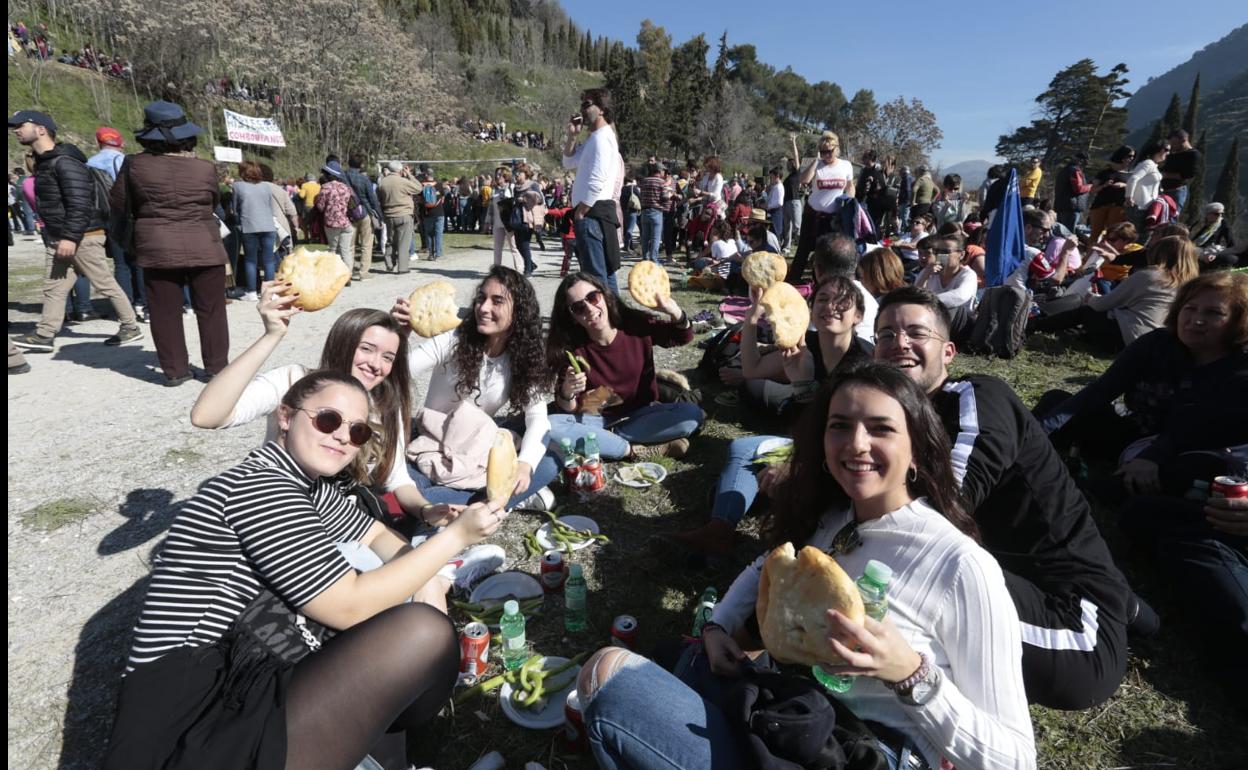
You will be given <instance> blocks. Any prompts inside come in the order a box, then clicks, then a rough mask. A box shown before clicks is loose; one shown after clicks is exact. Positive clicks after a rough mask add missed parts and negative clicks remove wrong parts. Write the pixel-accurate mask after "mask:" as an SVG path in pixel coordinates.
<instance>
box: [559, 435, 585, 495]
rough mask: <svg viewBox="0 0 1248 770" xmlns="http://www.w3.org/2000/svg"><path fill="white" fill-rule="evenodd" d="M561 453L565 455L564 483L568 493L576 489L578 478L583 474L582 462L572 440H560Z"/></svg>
mask: <svg viewBox="0 0 1248 770" xmlns="http://www.w3.org/2000/svg"><path fill="white" fill-rule="evenodd" d="M559 451H560V452H562V453H563V483H564V486H566V487H567V489H568V491H569V492H571V491H572V490H574V489H576V477H577V475H578V474H580V472H581V461H580V458H579V457H577V455H576V450H574V449H573V448H572V439H570V438H561V439H559Z"/></svg>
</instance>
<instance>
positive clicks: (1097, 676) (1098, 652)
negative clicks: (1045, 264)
mask: <svg viewBox="0 0 1248 770" xmlns="http://www.w3.org/2000/svg"><path fill="white" fill-rule="evenodd" d="M875 329H876V331H875V335H876V336H875V340H876V348H875V358H876V360H878V361H885V362H888V363H891V364H893V365H895V366H898V367H899V368H901V370H902V371H903V372H905V373H906V374H907V375H909V376H910V378H911V379H913V380H914V381H915V382H916V383H918V385H919V386H920V387H922V388H923V389H924V390H926V391H927V392H928V394H929V395H930V396H931V399H932V405H933V406H934V407H935V408H936V412H937V414H939V415H940V417H941V421H942V422H943V423H944V424H945V429H946V431H948V433H949V437H950V440H951V442H952V443H953V469H954V475H955V476H956V478H957V480H958V483H959V484H961V487H962V495H963V498H964V499H965V501H966V503H967V508H968V509H969V510H970V511H971V513H972V515H973V516H974V517H975V521H976V523H978V524H979V527H980V532H981V534H982V536H983V545H984V548H986V549H987V550H988V552H989V553H991V554H992V555H993V556H995V557H996V559H997V561H998V562H1000V564H1001V569H1002V572H1003V573H1004V575H1005V583H1006V587H1007V589H1008V590H1009V592H1010V596H1011V597H1012V598H1013V599H1014V605H1015V607H1016V608H1017V610H1018V617H1019V621H1020V622H1021V624H1022V639H1023V656H1022V665H1023V683H1024V685H1025V687H1026V689H1027V699H1028V700H1029V701H1031V702H1032V703H1039V704H1041V705H1044V706H1048V707H1050V708H1059V709H1084V708H1089V707H1091V706H1094V705H1096V704H1098V703H1101V702H1103V701H1105V700H1106V699H1108V698H1109V696H1111V695H1113V693H1114V691H1115V690H1116V689H1117V688H1118V684H1119V683H1120V682H1121V681H1122V677H1123V674H1124V673H1125V671H1126V663H1127V625H1128V622H1129V621H1132V620H1135V619H1136V615H1138V614H1139V613H1141V611H1143V612H1144V613H1145V614H1146V615H1151V613H1152V610H1151V609H1149V608H1147V605H1141V604H1140V603H1139V602H1138V600H1137V599H1136V598H1135V596H1134V594H1133V593H1132V592H1131V590H1130V588H1129V587H1128V586H1127V581H1126V579H1125V578H1124V577H1123V575H1122V573H1121V572H1119V571H1118V568H1117V567H1116V566H1115V565H1114V560H1113V557H1112V556H1111V555H1110V552H1109V548H1108V546H1106V544H1105V541H1104V540H1103V539H1102V538H1101V534H1100V531H1099V530H1098V529H1097V527H1096V523H1095V522H1094V521H1093V520H1092V512H1091V508H1090V507H1089V505H1088V502H1087V500H1086V499H1084V497H1083V495H1082V493H1080V491H1079V489H1078V488H1077V487H1076V486H1075V483H1074V480H1073V479H1072V478H1071V477H1070V474H1069V472H1067V470H1066V466H1065V464H1064V463H1063V462H1062V460H1061V458H1060V457H1059V456H1058V454H1057V452H1056V451H1055V450H1054V449H1053V445H1052V444H1051V443H1050V442H1049V439H1048V437H1047V436H1046V435H1045V433H1044V431H1043V430H1042V429H1041V427H1040V425H1039V423H1037V422H1036V420H1035V419H1034V418H1033V417H1032V416H1031V412H1029V411H1028V410H1027V408H1026V407H1025V406H1023V404H1022V402H1021V401H1020V400H1019V399H1018V396H1016V395H1015V394H1014V391H1012V390H1011V389H1010V387H1009V386H1008V385H1006V384H1005V383H1004V382H1002V381H1001V380H998V379H997V378H995V377H989V376H986V375H969V376H966V377H961V378H956V379H954V378H950V377H949V372H948V368H947V367H948V365H949V363H950V362H951V361H952V360H953V358H954V356H955V355H956V354H957V350H956V348H955V347H954V345H953V343H952V342H949V313H948V311H947V310H946V309H945V307H944V305H942V304H941V303H940V301H939V300H938V299H937V298H936V297H935V295H933V294H931V293H930V292H927V291H924V290H922V289H916V288H913V287H905V288H901V289H898V290H896V291H894V292H891V293H890V294H888V295H886V296H885V297H884V298H883V299H881V300H880V310H879V315H878V316H876V322H875Z"/></svg>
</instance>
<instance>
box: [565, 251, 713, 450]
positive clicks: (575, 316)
mask: <svg viewBox="0 0 1248 770" xmlns="http://www.w3.org/2000/svg"><path fill="white" fill-rule="evenodd" d="M656 301H657V303H658V311H659V313H660V315H657V316H656V315H652V314H650V313H645V312H642V311H640V310H634V309H633V308H631V307H628V306H627V305H624V304H622V303H621V302H620V301H619V299H618V298H617V297H616V295H615V293H614V292H612V291H610V290H609V289H608V288H607V286H606V284H604V283H603V282H602V281H601V280H599V279H598V278H597V277H595V276H592V275H590V274H588V273H572V274H571V275H569V276H567V277H566V278H564V279H563V281H562V282H561V283H560V284H559V288H558V289H556V290H555V303H554V306H553V308H552V309H551V318H550V334H549V336H548V337H547V338H546V357H545V360H546V365H547V366H548V367H549V368H550V372H551V373H552V375H553V376H554V377H555V378H556V382H555V405H556V406H557V407H558V408H559V410H560V411H561V412H562V413H561V414H555V415H552V416H551V420H550V422H551V430H550V435H551V439H552V440H553V441H554V442H558V441H560V440H561V439H564V438H568V439H571V440H572V442H573V443H575V442H576V441H577V440H578V439H580V438H582V437H583V436H585V435H586V434H588V433H590V432H591V431H592V432H594V433H597V434H598V447H599V449H600V450H601V452H602V457H603V459H604V460H619V459H622V458H625V457H627V458H631V459H634V460H643V459H646V458H648V457H655V456H668V457H681V456H683V455H684V454H685V452H686V451H687V450H688V448H689V439H688V436H690V435H692V434H693V433H694V432H695V431H696V430H698V428H700V427H702V422H703V421H704V420H705V419H706V415H705V413H703V411H702V410H701V408H699V407H698V406H697V405H696V404H690V403H675V404H661V403H658V399H659V388H658V381H657V379H656V376H655V366H654V346H655V345H658V346H660V347H665V348H670V347H676V346H677V345H688V344H689V342H691V341H692V340H693V324H692V323H691V322H690V321H689V317H688V315H686V314H685V311H684V310H682V309H681V308H680V305H678V304H676V302H675V300H673V299H672V297H671V294H670V293H666V292H660V293H659V294H658V295H657V296H656ZM572 358H576V360H577V365H576V366H575V367H574V366H572V365H571V360H572ZM577 370H579V371H577ZM600 388H606V389H609V390H610V392H611V393H613V394H614V395H615V396H618V397H619V399H620V403H619V404H617V405H615V406H607V407H605V408H603V409H602V410H601V412H602V413H601V414H590V413H589V410H587V409H585V408H584V403H585V394H586V393H588V392H589V391H595V390H598V389H600Z"/></svg>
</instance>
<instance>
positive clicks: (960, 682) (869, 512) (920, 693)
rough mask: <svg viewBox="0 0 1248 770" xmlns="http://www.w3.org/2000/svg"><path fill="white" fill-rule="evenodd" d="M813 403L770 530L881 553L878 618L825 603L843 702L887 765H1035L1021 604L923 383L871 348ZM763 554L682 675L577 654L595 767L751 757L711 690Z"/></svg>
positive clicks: (857, 556) (844, 550)
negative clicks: (956, 470)
mask: <svg viewBox="0 0 1248 770" xmlns="http://www.w3.org/2000/svg"><path fill="white" fill-rule="evenodd" d="M807 415H808V417H809V419H806V420H803V422H802V426H801V428H800V429H799V432H798V434H797V438H796V444H795V446H794V454H793V474H792V476H791V477H790V479H789V481H788V482H787V483H786V484H785V485H784V487H783V488H782V489H781V491H780V493H779V494H778V495H777V499H776V501H775V503H774V504H773V506H772V509H771V511H770V512H769V514H768V516H767V518H766V520H765V521H764V524H763V537H764V541H765V542H766V543H767V545H768V546H769V547H775V546H778V545H780V544H783V543H785V542H792V543H793V544H794V546H795V547H798V548H801V547H802V546H805V545H810V546H814V547H815V548H819V549H822V550H825V551H830V552H831V553H833V555H834V556H835V558H836V559H837V561H838V562H839V563H840V565H841V566H842V567H843V568H844V569H845V570H846V572H848V573H849V574H850V575H851V576H855V577H856V576H857V575H860V574H862V572H863V570H864V568H865V567H866V564H867V561H868V560H871V559H877V560H880V561H883V562H884V563H886V564H887V565H888V566H889V567H891V568H892V579H891V581H890V582H889V585H888V597H889V608H888V615H887V617H886V618H885V619H884V620H883V621H876V620H873V619H870V618H868V619H867V620H866V622H865V624H864V625H862V626H858V625H856V624H854V623H851V622H850V621H848V620H846V618H845V617H844V616H842V615H841V614H840V613H838V612H836V611H835V610H831V609H829V610H828V612H827V615H828V620H829V624H830V626H831V628H832V635H831V636H829V637H828V640H827V641H828V657H829V658H832V657H833V655H837V656H840V657H841V658H842V659H843V660H844V661H845V664H844V665H840V666H832V667H830V671H831V672H833V673H837V674H849V675H853V676H855V677H856V679H855V681H854V685H853V687H852V689H850V690H849V691H848V692H846V693H843V694H840V695H838V696H837V700H839V701H840V702H841V703H842V704H844V705H845V706H846V707H848V708H849V709H850V710H851V711H852V712H853V713H854V714H855V715H857V716H858V717H859V718H861V719H863V720H864V721H866V722H868V723H870V724H871V725H873V726H875V725H878V726H882V727H881V728H880V729H874V730H873V731H874V732H875V734H876V735H877V736H880V738H881V741H880V743H881V745H882V752H883V753H884V754H885V755H886V756H888V763H889V764H888V766H889V767H890V768H897V767H903V768H908V767H927V768H932V769H933V770H934V769H935V768H938V767H941V766H942V761H945V760H947V761H948V762H949V763H951V764H952V765H954V766H956V767H967V768H969V767H976V768H1034V767H1035V766H1036V754H1035V743H1034V738H1033V734H1032V727H1031V719H1030V716H1029V714H1028V711H1027V699H1026V696H1025V694H1024V691H1023V677H1022V667H1021V662H1020V650H1021V646H1022V642H1021V639H1020V630H1019V623H1018V615H1017V612H1016V611H1015V609H1014V605H1013V602H1012V601H1011V600H1010V596H1009V593H1008V592H1007V590H1006V584H1005V578H1004V576H1003V574H1002V572H1001V568H1000V567H999V566H998V565H997V562H996V560H995V559H994V558H993V557H992V556H991V555H990V554H989V553H988V552H987V551H985V550H984V549H983V548H982V547H981V546H980V545H979V543H978V542H977V538H978V533H977V529H976V527H975V524H974V521H973V520H972V519H971V518H970V516H969V515H968V514H967V513H966V512H965V511H964V510H963V508H962V505H961V503H960V501H959V496H958V492H957V485H956V483H955V481H954V476H953V470H952V468H951V465H950V460H949V457H950V449H949V441H948V438H947V436H946V434H945V431H944V429H943V427H942V426H941V423H940V419H939V418H938V417H937V415H936V413H935V412H934V411H933V409H932V407H931V404H930V403H929V401H928V398H927V396H926V394H925V393H924V392H923V391H922V390H921V389H920V388H919V387H918V386H917V385H916V384H914V382H913V381H912V380H911V379H910V378H909V377H907V376H906V375H905V374H904V373H902V372H901V371H900V370H898V369H896V368H894V367H890V366H885V365H880V364H864V365H861V366H858V367H852V368H850V369H848V370H846V371H844V372H841V373H839V374H837V375H835V376H834V377H833V379H832V381H831V382H830V383H829V384H828V385H827V386H825V388H824V389H823V390H822V391H820V393H819V396H818V397H817V398H816V400H815V402H814V403H813V404H812V406H811V409H810V411H809V412H808V413H807ZM763 561H764V557H761V556H760V557H759V558H758V559H757V560H756V561H755V562H754V563H753V564H752V565H750V566H749V567H746V569H745V570H744V571H743V572H742V573H741V574H740V576H739V577H737V579H736V580H735V581H734V582H733V584H732V587H731V588H730V589H729V590H728V592H727V594H726V595H725V596H724V598H723V600H722V601H721V602H720V603H719V604H718V605H716V607H715V614H714V616H713V619H712V622H711V623H709V624H707V625H706V626H705V627H704V629H703V633H702V642H701V646H700V647H690V648H688V649H687V651H686V652H685V654H684V656H683V657H682V659H681V661H680V663H678V664H677V667H676V672H677V673H676V675H673V674H670V673H668V672H667V671H665V670H663V669H662V668H660V667H659V666H658V665H656V664H655V663H653V662H651V661H649V660H647V659H645V658H643V657H641V656H639V655H637V654H635V653H632V652H629V651H628V650H624V649H620V648H607V649H604V650H600V651H599V652H598V653H596V654H595V655H593V656H592V657H590V659H589V660H588V661H587V662H586V663H585V665H584V667H583V668H582V670H581V677H580V681H579V682H578V689H579V691H580V698H581V704H582V708H583V709H584V715H585V725H586V727H587V730H588V733H589V736H590V744H591V747H592V749H593V751H594V755H595V757H596V758H597V759H598V763H599V764H600V765H601V766H603V767H618V768H642V767H650V766H653V765H654V761H653V757H654V756H655V755H656V754H657V755H660V756H662V757H664V758H665V759H666V760H667V761H666V762H665V763H664V764H668V765H670V766H673V767H716V768H737V767H744V766H747V765H746V762H745V761H742V760H738V759H737V757H739V756H740V752H739V750H738V748H737V745H738V744H737V743H736V740H737V738H738V733H739V732H740V731H743V730H744V729H746V728H745V727H744V725H743V724H742V723H741V722H740V721H738V720H739V717H736V718H734V717H733V715H731V714H728V713H727V712H725V711H723V710H721V708H720V706H719V704H718V703H717V702H716V701H715V700H714V698H713V695H712V692H711V691H712V690H713V689H716V688H719V687H722V686H723V685H724V684H725V678H735V677H739V676H740V675H741V673H742V669H743V668H744V665H743V664H744V663H745V662H746V658H747V656H746V654H745V653H744V651H743V650H744V649H750V648H756V647H755V645H756V644H757V641H756V640H750V639H748V638H747V637H748V636H749V633H748V632H747V631H746V626H747V622H748V621H749V619H750V616H751V615H753V613H754V607H755V602H756V599H757V594H758V584H759V575H760V571H761V568H762V564H763ZM702 653H705V655H703V654H702ZM708 669H709V672H710V673H713V674H716V675H717V676H715V677H712V676H709V675H708V673H707V672H708ZM694 683H696V686H697V688H700V689H695V686H694ZM907 754H914V755H916V756H915V757H914V758H913V759H911V760H910V762H906V761H905V760H904V759H903V757H904V756H905V755H907ZM920 760H921V761H920Z"/></svg>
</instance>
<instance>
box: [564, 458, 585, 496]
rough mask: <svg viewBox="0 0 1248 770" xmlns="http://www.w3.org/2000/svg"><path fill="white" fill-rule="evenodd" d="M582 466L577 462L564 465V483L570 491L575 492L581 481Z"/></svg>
mask: <svg viewBox="0 0 1248 770" xmlns="http://www.w3.org/2000/svg"><path fill="white" fill-rule="evenodd" d="M580 479H581V466H579V465H577V464H576V463H572V464H571V465H565V466H563V483H564V485H565V487H566V489H567V490H568V491H569V492H575V491H576V488H577V486H578V485H579V484H580V483H581V481H580Z"/></svg>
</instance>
